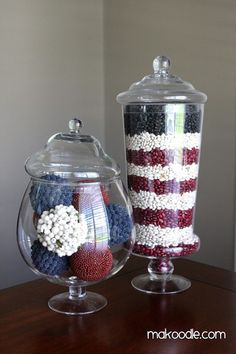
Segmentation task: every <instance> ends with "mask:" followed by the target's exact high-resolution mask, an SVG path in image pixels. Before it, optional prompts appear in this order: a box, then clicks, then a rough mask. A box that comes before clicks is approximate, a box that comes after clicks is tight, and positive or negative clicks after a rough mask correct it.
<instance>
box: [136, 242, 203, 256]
mask: <svg viewBox="0 0 236 354" xmlns="http://www.w3.org/2000/svg"><path fill="white" fill-rule="evenodd" d="M199 246H200V245H199V243H198V242H195V243H194V244H179V245H178V246H174V247H173V246H170V247H163V246H155V247H154V248H150V247H148V246H145V245H139V244H138V243H135V245H134V249H133V253H136V254H140V255H143V256H148V257H163V256H169V257H180V256H187V255H189V254H192V253H195V252H197V251H198V249H199Z"/></svg>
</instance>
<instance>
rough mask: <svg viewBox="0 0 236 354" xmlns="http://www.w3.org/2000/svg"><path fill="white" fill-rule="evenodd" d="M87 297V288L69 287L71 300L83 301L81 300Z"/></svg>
mask: <svg viewBox="0 0 236 354" xmlns="http://www.w3.org/2000/svg"><path fill="white" fill-rule="evenodd" d="M85 296H86V288H85V286H75V285H70V286H69V299H70V300H76V299H81V298H84V297H85Z"/></svg>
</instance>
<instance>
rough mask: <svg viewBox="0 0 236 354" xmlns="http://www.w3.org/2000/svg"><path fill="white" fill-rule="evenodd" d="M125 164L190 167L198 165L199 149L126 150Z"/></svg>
mask: <svg viewBox="0 0 236 354" xmlns="http://www.w3.org/2000/svg"><path fill="white" fill-rule="evenodd" d="M126 156H127V162H128V163H133V164H135V165H139V166H147V165H149V166H154V165H161V166H166V165H168V164H170V163H179V164H181V165H191V164H192V163H198V159H199V149H196V148H192V149H191V150H190V149H186V148H184V149H183V150H182V149H181V150H161V149H159V148H155V149H153V150H151V151H144V150H143V149H140V150H127V152H126Z"/></svg>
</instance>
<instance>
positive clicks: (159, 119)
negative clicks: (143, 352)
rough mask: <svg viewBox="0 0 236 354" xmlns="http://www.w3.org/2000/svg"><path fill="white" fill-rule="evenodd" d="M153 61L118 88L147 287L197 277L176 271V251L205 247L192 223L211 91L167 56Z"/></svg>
mask: <svg viewBox="0 0 236 354" xmlns="http://www.w3.org/2000/svg"><path fill="white" fill-rule="evenodd" d="M153 68H154V73H153V74H151V75H148V76H145V77H144V78H143V79H142V80H141V81H139V82H136V83H134V84H132V85H131V86H130V88H129V90H128V91H126V92H123V93H120V94H119V95H118V96H117V101H118V102H119V103H120V104H121V105H122V112H123V119H124V130H125V141H126V159H127V175H128V176H127V177H128V188H129V195H130V199H131V202H132V206H133V213H134V222H135V228H136V242H135V246H134V250H133V253H134V254H135V255H139V256H143V257H147V258H149V259H150V262H149V265H148V273H147V274H143V275H139V276H137V277H136V278H134V279H133V280H132V285H133V286H134V287H135V288H136V289H138V290H141V291H143V292H146V293H175V292H180V291H183V290H185V289H187V288H189V286H190V285H191V283H190V281H189V280H188V279H185V278H184V277H182V276H178V275H173V274H172V273H173V269H174V267H173V263H172V261H171V258H174V257H181V256H186V255H190V254H192V253H194V252H197V251H198V249H199V247H200V240H199V237H198V236H197V235H196V234H195V233H194V224H193V223H194V210H195V203H196V193H197V179H198V169H199V156H200V145H201V128H202V120H203V109H204V103H205V102H206V100H207V97H206V95H205V94H204V93H202V92H199V91H197V90H195V89H194V87H193V86H192V85H191V84H190V83H188V82H185V81H183V80H181V79H180V78H178V77H176V76H174V75H172V74H171V73H170V60H169V59H168V58H167V57H165V56H158V57H156V58H155V59H154V61H153Z"/></svg>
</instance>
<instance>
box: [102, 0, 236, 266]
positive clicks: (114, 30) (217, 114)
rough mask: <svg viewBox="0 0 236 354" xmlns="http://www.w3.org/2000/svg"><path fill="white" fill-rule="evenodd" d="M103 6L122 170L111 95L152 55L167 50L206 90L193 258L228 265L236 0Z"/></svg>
mask: <svg viewBox="0 0 236 354" xmlns="http://www.w3.org/2000/svg"><path fill="white" fill-rule="evenodd" d="M104 9H105V16H104V19H105V31H104V33H105V100H106V141H107V149H108V150H109V151H110V153H112V154H113V156H114V157H115V158H116V159H117V160H118V161H119V163H120V164H121V166H122V167H123V169H124V154H123V152H122V148H121V141H122V139H123V137H122V133H121V131H122V123H121V118H120V115H121V113H120V107H119V105H118V104H117V103H116V102H115V97H116V95H117V93H119V92H121V91H125V90H126V89H127V88H128V87H129V85H130V84H131V83H132V82H134V81H137V80H139V79H141V78H142V77H143V76H144V75H146V74H149V73H151V72H152V60H153V58H154V57H155V56H156V55H160V54H165V55H168V56H169V57H170V58H171V59H172V64H173V65H172V71H173V72H174V73H175V74H177V75H179V76H181V77H182V78H183V79H184V80H187V81H190V82H192V83H193V84H194V86H195V87H196V88H198V89H200V90H202V91H203V92H206V93H207V95H208V103H207V106H206V110H205V122H204V134H203V146H202V159H201V166H200V182H199V194H198V203H197V212H196V227H195V230H196V233H197V234H198V235H199V236H200V238H201V241H202V246H201V250H200V252H199V253H198V254H197V255H196V256H193V257H191V259H194V258H196V259H197V260H199V261H202V262H204V263H209V264H213V265H216V266H219V267H223V268H227V269H232V268H233V257H234V199H235V187H234V182H235V153H236V149H235V128H236V127H235V116H236V105H235V99H236V95H235V94H236V90H235V89H236V85H235V83H236V80H235V79H236V77H235V73H236V71H235V66H236V22H235V18H236V2H235V1H229V0H224V1H223V0H218V1H212V0H205V1H195V0H178V1H176V0H146V1H143V0H119V1H116V0H105V7H104ZM114 131H115V132H116V134H114Z"/></svg>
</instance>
